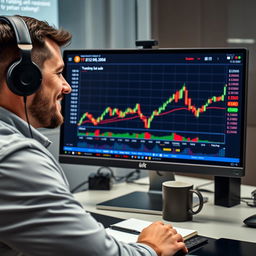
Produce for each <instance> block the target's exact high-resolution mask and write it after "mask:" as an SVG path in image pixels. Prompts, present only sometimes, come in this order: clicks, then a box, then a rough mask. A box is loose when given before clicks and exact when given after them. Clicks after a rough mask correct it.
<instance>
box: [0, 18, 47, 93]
mask: <svg viewBox="0 0 256 256" xmlns="http://www.w3.org/2000/svg"><path fill="white" fill-rule="evenodd" d="M0 21H2V22H4V23H7V24H8V25H9V26H10V27H11V28H12V29H13V31H14V33H15V37H16V41H17V46H18V48H19V49H20V59H19V60H17V61H15V62H13V63H12V64H11V65H10V66H9V68H8V71H7V78H6V81H7V85H8V87H9V89H10V90H11V91H12V92H13V93H15V94H17V95H19V96H28V95H31V94H33V93H34V92H36V91H37V90H38V89H39V87H40V85H41V82H42V73H41V70H40V69H39V67H38V66H37V65H36V64H35V63H34V62H33V61H32V60H31V51H32V48H33V46H32V41H31V38H30V34H29V30H28V27H27V25H26V23H25V21H24V20H23V19H22V18H20V17H17V16H0Z"/></svg>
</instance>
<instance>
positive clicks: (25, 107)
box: [23, 96, 33, 139]
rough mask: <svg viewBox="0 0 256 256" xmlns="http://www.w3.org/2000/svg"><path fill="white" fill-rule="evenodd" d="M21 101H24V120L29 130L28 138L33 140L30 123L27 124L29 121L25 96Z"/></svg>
mask: <svg viewBox="0 0 256 256" xmlns="http://www.w3.org/2000/svg"><path fill="white" fill-rule="evenodd" d="M23 101H24V109H25V115H26V119H27V123H28V129H29V132H30V137H31V138H32V139H33V133H32V129H31V126H30V123H29V119H28V111H27V96H23Z"/></svg>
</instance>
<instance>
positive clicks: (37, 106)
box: [28, 40, 71, 128]
mask: <svg viewBox="0 0 256 256" xmlns="http://www.w3.org/2000/svg"><path fill="white" fill-rule="evenodd" d="M46 45H47V46H48V48H49V49H50V51H51V52H52V56H51V58H50V59H47V60H46V61H45V62H44V66H43V69H42V76H43V80H42V84H41V87H40V89H39V91H37V92H36V93H35V95H34V97H33V99H32V101H31V104H30V105H29V107H28V110H29V113H30V115H31V117H32V118H33V121H34V122H33V123H34V127H37V128H39V127H44V128H56V127H58V126H59V125H61V124H62V123H63V116H62V114H61V104H60V101H61V99H62V98H63V96H64V94H68V93H70V92H71V87H70V86H69V84H68V83H67V81H66V80H65V79H64V77H63V76H62V71H63V68H64V63H63V60H62V57H61V52H60V49H59V46H58V45H57V44H55V43H54V42H53V41H52V40H47V41H46Z"/></svg>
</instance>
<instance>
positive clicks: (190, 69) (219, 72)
mask: <svg viewBox="0 0 256 256" xmlns="http://www.w3.org/2000/svg"><path fill="white" fill-rule="evenodd" d="M163 56H164V55H161V54H159V55H146V57H145V56H141V55H140V54H124V55H118V56H117V55H114V54H112V55H111V54H100V55H91V56H90V55H85V57H84V58H83V57H81V59H80V62H79V63H74V62H73V61H71V63H68V64H67V66H68V69H67V74H66V76H67V80H68V82H69V83H70V84H71V86H72V88H73V92H72V93H71V95H70V96H68V98H67V99H66V104H65V117H66V126H65V129H66V131H69V132H68V133H67V132H66V135H67V136H66V138H65V139H66V142H65V144H64V146H67V147H70V149H71V150H70V151H72V150H73V149H74V147H77V148H78V150H75V151H76V152H79V151H81V152H79V154H83V153H86V154H91V155H94V156H105V157H125V158H129V159H132V158H135V159H144V160H163V159H164V160H167V161H171V160H172V158H178V159H180V161H187V162H191V161H194V160H195V161H201V160H203V161H205V160H207V161H224V162H226V163H225V164H226V165H230V164H232V165H237V164H239V163H238V158H239V157H240V142H241V141H240V139H241V138H240V132H241V108H240V107H241V104H242V100H241V99H242V89H241V84H242V80H243V74H242V71H243V70H242V65H241V61H239V60H237V61H235V60H234V58H235V57H236V58H237V57H238V56H235V55H230V56H229V55H228V56H229V58H228V59H227V55H226V54H222V55H214V54H212V55H211V56H210V57H209V59H210V60H209V59H206V57H205V56H208V55H205V54H204V55H199V54H190V55H189V57H187V56H188V55H187V54H186V55H181V56H179V55H176V56H175V57H173V58H171V61H169V60H168V61H167V59H166V55H165V56H164V57H163ZM240 57H241V56H240ZM70 58H72V60H73V58H74V56H72V57H70ZM207 58H208V57H207ZM169 59H170V58H169ZM172 59H173V61H172ZM70 60H71V59H70ZM232 60H233V61H232ZM67 119H68V120H67ZM66 149H67V151H69V150H68V149H69V148H66ZM82 149H86V150H82ZM67 153H68V152H67Z"/></svg>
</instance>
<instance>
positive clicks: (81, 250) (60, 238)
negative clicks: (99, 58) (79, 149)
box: [0, 107, 156, 256]
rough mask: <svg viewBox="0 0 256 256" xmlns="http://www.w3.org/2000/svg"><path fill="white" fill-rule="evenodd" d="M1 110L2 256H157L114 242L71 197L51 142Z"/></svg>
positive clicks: (136, 245)
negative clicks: (48, 148) (30, 131)
mask: <svg viewBox="0 0 256 256" xmlns="http://www.w3.org/2000/svg"><path fill="white" fill-rule="evenodd" d="M31 128H32V132H33V137H34V138H33V139H31V138H30V134H29V129H28V124H27V123H26V122H25V121H23V120H22V119H20V118H19V117H18V116H16V115H15V114H13V113H11V112H10V111H8V110H6V109H4V108H1V107H0V255H1V256H13V255H16V256H17V255H19V256H20V255H30V256H46V255H47V256H51V255H54V256H68V255H70V256H71V255H72V256H80V255H81V256H94V255H99V256H114V255H116V256H117V255H120V256H121V255H122V256H124V255H133V256H138V255H140V256H142V255H143V256H147V255H154V256H156V253H155V251H154V250H153V249H152V248H151V247H149V246H147V245H144V244H140V243H132V244H125V243H122V242H118V241H116V240H115V239H114V238H113V237H111V236H109V235H108V234H107V233H106V232H105V229H104V227H103V226H102V224H100V223H98V222H97V221H96V220H95V219H94V218H93V217H92V216H91V215H90V214H89V213H87V212H86V211H85V210H84V209H83V207H82V205H80V203H79V202H77V201H76V200H75V199H74V197H73V195H72V194H71V193H70V191H69V185H68V182H67V179H66V177H65V175H64V172H63V170H62V168H61V166H60V165H59V164H58V162H57V161H56V160H55V158H54V157H53V156H52V155H51V153H50V152H49V151H48V150H47V147H48V146H49V145H50V141H49V140H48V139H47V138H46V137H45V136H44V135H43V134H41V133H40V132H39V131H38V130H36V129H34V128H33V127H31Z"/></svg>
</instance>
